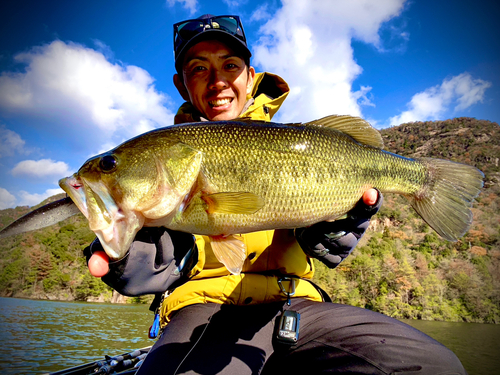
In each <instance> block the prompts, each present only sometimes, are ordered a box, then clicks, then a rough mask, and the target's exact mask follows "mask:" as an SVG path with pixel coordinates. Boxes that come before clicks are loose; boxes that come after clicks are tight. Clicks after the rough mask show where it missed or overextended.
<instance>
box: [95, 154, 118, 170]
mask: <svg viewBox="0 0 500 375" xmlns="http://www.w3.org/2000/svg"><path fill="white" fill-rule="evenodd" d="M116 164H117V161H116V158H115V157H114V156H113V155H105V156H103V157H102V158H101V160H99V167H100V168H101V170H102V171H103V172H112V171H114V170H115V169H116Z"/></svg>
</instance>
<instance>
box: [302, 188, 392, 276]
mask: <svg viewBox="0 0 500 375" xmlns="http://www.w3.org/2000/svg"><path fill="white" fill-rule="evenodd" d="M377 193H378V196H377V199H376V201H375V203H374V204H373V205H367V204H366V203H364V202H363V199H360V201H359V202H358V203H357V204H356V206H355V207H354V208H353V209H352V210H351V211H349V212H348V213H347V218H346V219H341V220H336V221H333V222H326V221H324V222H320V223H317V224H314V225H311V226H310V227H307V228H297V229H295V237H296V239H297V242H298V243H299V245H300V246H301V247H302V250H304V252H305V253H306V254H307V255H309V256H310V257H312V258H316V259H318V260H320V261H321V262H323V263H324V264H325V265H327V266H328V267H329V268H335V267H337V266H338V265H339V264H340V262H342V261H343V260H344V259H345V258H347V256H348V255H349V254H350V253H351V251H352V250H353V249H354V248H355V247H356V245H357V244H358V242H359V240H360V238H361V237H362V236H363V234H364V233H365V231H366V229H367V228H368V226H369V225H370V218H371V217H372V216H373V215H374V214H376V213H377V211H378V210H379V209H380V207H381V206H382V202H383V200H384V199H383V197H382V194H380V192H379V191H378V190H377Z"/></svg>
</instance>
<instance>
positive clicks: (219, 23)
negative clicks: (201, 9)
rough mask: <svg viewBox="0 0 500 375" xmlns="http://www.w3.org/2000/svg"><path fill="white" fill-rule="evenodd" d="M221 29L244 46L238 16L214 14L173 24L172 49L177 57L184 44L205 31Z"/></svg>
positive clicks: (244, 41)
mask: <svg viewBox="0 0 500 375" xmlns="http://www.w3.org/2000/svg"><path fill="white" fill-rule="evenodd" d="M212 30H213V31H223V32H226V33H228V34H230V35H232V36H233V37H235V38H237V39H239V40H240V41H241V42H242V43H243V44H244V45H245V46H246V37H245V32H244V31H243V25H242V24H241V21H240V17H238V16H214V17H207V18H197V19H192V20H187V21H182V22H178V23H176V24H174V51H175V57H176V58H177V57H178V55H179V53H180V52H181V51H182V50H183V48H184V46H185V45H186V44H187V43H188V42H189V41H190V40H191V39H193V38H194V37H195V36H196V35H199V34H201V33H203V32H205V31H212Z"/></svg>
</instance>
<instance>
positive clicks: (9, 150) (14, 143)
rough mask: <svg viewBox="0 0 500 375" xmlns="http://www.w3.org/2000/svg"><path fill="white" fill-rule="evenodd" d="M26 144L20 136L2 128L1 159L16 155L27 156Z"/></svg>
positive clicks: (0, 133)
mask: <svg viewBox="0 0 500 375" xmlns="http://www.w3.org/2000/svg"><path fill="white" fill-rule="evenodd" d="M25 144H26V142H25V141H24V140H23V139H22V138H21V136H20V135H19V134H17V133H16V132H13V131H12V130H9V129H7V128H6V127H5V126H0V158H1V157H3V156H12V155H14V154H15V153H18V154H27V153H28V151H27V150H26V149H25V147H24V146H25Z"/></svg>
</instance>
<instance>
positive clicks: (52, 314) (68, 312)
mask: <svg viewBox="0 0 500 375" xmlns="http://www.w3.org/2000/svg"><path fill="white" fill-rule="evenodd" d="M405 322H406V323H408V324H410V325H412V326H414V327H415V328H417V329H420V330H421V331H423V332H425V333H427V334H428V335H429V336H431V337H433V338H435V339H436V340H438V341H440V342H442V343H443V344H445V345H446V346H448V347H449V348H450V349H451V350H453V351H454V352H455V353H456V354H457V355H458V357H459V358H460V360H461V361H462V363H463V364H464V366H465V368H466V369H467V371H468V372H469V374H470V375H495V374H500V356H499V355H500V325H491V324H474V323H448V322H427V321H415V320H405ZM151 323H152V313H151V312H150V311H149V310H148V307H147V306H144V305H116V304H114V305H112V304H99V303H78V302H53V301H34V300H23V299H16V298H0V348H1V350H0V373H1V374H42V373H47V372H50V371H57V370H61V369H64V368H66V367H71V366H76V365H79V364H83V363H86V362H91V361H93V360H97V359H103V358H104V355H111V356H112V355H118V354H121V353H124V352H128V351H131V350H133V349H138V348H142V347H146V346H150V345H152V344H153V343H154V341H153V340H150V339H148V338H147V331H148V329H149V326H150V325H151Z"/></svg>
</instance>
